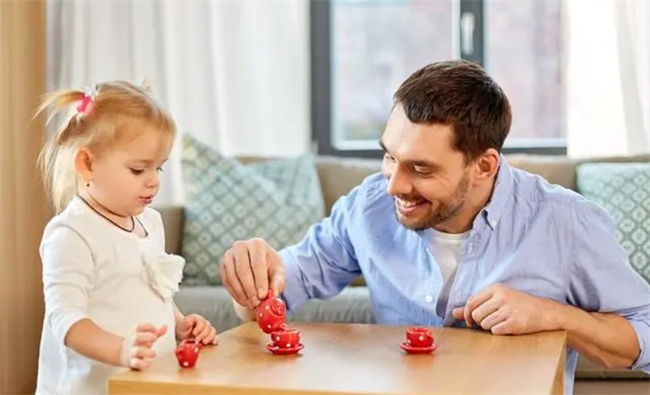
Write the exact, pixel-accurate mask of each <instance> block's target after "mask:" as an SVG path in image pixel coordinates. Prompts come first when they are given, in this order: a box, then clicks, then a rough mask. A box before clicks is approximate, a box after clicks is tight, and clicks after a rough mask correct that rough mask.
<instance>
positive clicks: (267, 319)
mask: <svg viewBox="0 0 650 395" xmlns="http://www.w3.org/2000/svg"><path fill="white" fill-rule="evenodd" d="M255 314H256V315H257V317H256V318H257V324H258V325H259V326H260V329H262V331H264V333H272V332H276V331H279V330H281V329H284V323H285V321H286V315H287V307H286V305H285V304H284V302H283V301H282V299H280V298H278V297H275V296H273V291H269V294H268V296H267V298H266V299H264V300H263V301H262V303H261V304H260V305H259V306H258V307H257V310H255Z"/></svg>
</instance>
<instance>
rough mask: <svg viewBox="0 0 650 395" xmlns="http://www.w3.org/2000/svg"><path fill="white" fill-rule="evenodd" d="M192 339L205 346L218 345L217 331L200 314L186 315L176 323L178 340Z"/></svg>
mask: <svg viewBox="0 0 650 395" xmlns="http://www.w3.org/2000/svg"><path fill="white" fill-rule="evenodd" d="M190 338H194V339H196V341H198V342H200V343H203V344H205V345H208V344H217V330H216V329H215V328H214V327H213V326H212V324H210V322H209V321H208V320H206V319H205V318H203V317H201V316H200V315H198V314H190V315H186V316H185V317H183V319H182V320H180V321H178V322H177V323H176V339H178V340H185V339H190Z"/></svg>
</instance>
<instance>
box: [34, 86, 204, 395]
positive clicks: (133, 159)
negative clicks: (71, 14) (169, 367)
mask: <svg viewBox="0 0 650 395" xmlns="http://www.w3.org/2000/svg"><path fill="white" fill-rule="evenodd" d="M73 104H74V105H75V106H71V105H73ZM69 107H72V108H71V109H70V110H71V114H67V115H64V113H65V112H68V109H69ZM46 110H48V111H51V113H52V115H53V116H59V117H61V116H64V117H65V119H64V122H63V124H62V125H61V127H60V128H59V129H58V131H57V132H56V134H55V135H54V136H53V137H52V139H51V140H50V141H48V142H47V143H46V145H45V148H44V150H43V152H42V153H41V165H42V170H43V176H44V180H45V183H46V186H47V189H48V191H49V193H50V197H51V199H52V202H53V204H54V207H55V208H56V212H57V215H56V216H55V217H54V218H53V219H52V220H51V221H50V223H49V224H48V225H47V227H46V228H45V232H44V235H43V240H42V244H41V250H40V253H41V258H42V261H43V285H44V293H45V321H44V325H43V334H42V338H41V350H40V358H39V371H38V387H37V391H36V392H37V393H42V394H70V393H79V394H81V393H83V394H97V393H105V392H106V384H107V379H108V377H109V376H110V375H112V374H114V373H116V372H117V371H118V370H119V369H120V367H129V368H132V369H145V368H147V367H148V366H149V362H148V361H149V360H150V359H152V358H154V357H155V356H156V355H161V354H167V353H172V352H173V351H174V349H175V348H176V342H175V341H176V340H183V339H187V338H190V337H193V338H196V339H197V340H199V341H201V342H203V343H204V344H216V331H215V329H214V328H213V327H212V326H211V325H210V323H209V322H208V321H207V320H206V319H205V318H203V317H201V316H198V315H188V316H183V314H181V312H180V311H179V310H178V308H177V307H176V306H175V304H174V302H173V300H172V296H173V295H174V293H175V292H176V291H178V284H179V282H180V280H181V277H182V269H183V264H184V261H183V259H182V258H180V257H178V256H173V255H167V254H165V252H164V232H163V223H162V220H161V217H160V215H159V214H158V213H157V212H156V211H154V210H153V209H151V208H148V207H147V206H148V205H149V204H150V203H151V202H152V200H153V198H154V197H155V196H156V192H158V188H159V176H158V173H159V172H160V171H161V166H162V165H163V164H164V163H165V161H166V160H167V156H168V155H169V151H170V149H171V146H172V144H173V141H174V134H175V126H174V122H173V121H172V119H171V117H170V116H169V114H168V113H167V112H166V111H165V109H164V108H163V107H162V106H161V105H160V104H159V103H158V102H157V101H156V100H155V99H154V98H153V97H152V96H151V95H150V93H149V91H148V90H147V89H144V88H142V87H138V86H135V85H133V84H130V83H127V82H107V83H102V84H99V85H96V86H93V87H91V88H89V89H87V90H86V92H79V91H74V90H65V91H59V92H55V93H53V94H51V95H50V96H49V97H47V98H46V100H45V102H44V103H43V105H42V106H41V108H40V110H39V112H41V111H46ZM51 119H52V117H50V120H51Z"/></svg>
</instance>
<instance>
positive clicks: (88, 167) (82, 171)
mask: <svg viewBox="0 0 650 395" xmlns="http://www.w3.org/2000/svg"><path fill="white" fill-rule="evenodd" d="M93 160H95V156H94V155H93V153H92V152H91V151H90V150H89V149H88V148H85V147H82V148H80V149H79V150H77V153H76V154H75V156H74V167H75V169H76V170H77V174H79V177H81V179H82V180H83V182H84V183H85V184H87V183H89V182H91V181H92V180H93Z"/></svg>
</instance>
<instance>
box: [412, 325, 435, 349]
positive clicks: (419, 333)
mask: <svg viewBox="0 0 650 395" xmlns="http://www.w3.org/2000/svg"><path fill="white" fill-rule="evenodd" d="M433 340H434V339H433V332H432V331H431V329H428V328H421V327H411V328H408V329H407V330H406V343H407V344H410V345H411V346H413V347H431V346H432V345H433Z"/></svg>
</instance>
